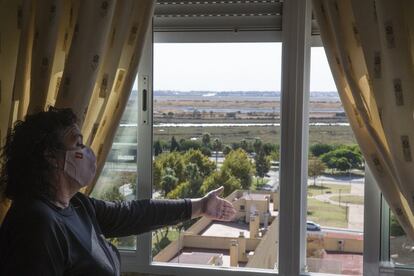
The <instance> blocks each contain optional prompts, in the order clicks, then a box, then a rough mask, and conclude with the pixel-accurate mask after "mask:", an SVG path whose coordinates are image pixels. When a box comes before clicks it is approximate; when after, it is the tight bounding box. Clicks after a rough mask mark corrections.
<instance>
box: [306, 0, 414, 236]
mask: <svg viewBox="0 0 414 276" xmlns="http://www.w3.org/2000/svg"><path fill="white" fill-rule="evenodd" d="M313 9H314V14H315V16H316V19H317V21H318V24H319V27H320V32H321V38H322V42H323V45H324V47H325V52H326V55H327V58H328V61H329V65H330V68H331V71H332V74H333V77H334V80H335V83H336V86H337V89H338V92H339V95H340V98H341V101H342V104H343V106H344V109H345V111H346V113H347V115H348V119H349V122H350V125H351V127H352V129H353V131H354V134H355V137H356V139H357V141H358V144H359V146H360V148H361V151H362V153H363V155H364V157H365V160H366V163H367V164H368V166H369V168H370V169H371V171H372V173H373V175H374V177H375V179H376V182H377V183H378V186H379V188H380V190H381V192H382V193H383V196H384V198H385V200H386V201H387V203H388V204H389V206H390V208H391V209H392V211H393V212H394V214H395V215H396V217H397V219H398V221H399V222H400V224H401V226H402V227H403V229H404V230H405V232H406V234H407V235H408V236H409V237H411V238H412V239H414V216H413V211H414V161H413V147H414V121H413V118H414V117H413V115H414V113H413V111H414V109H413V105H414V71H413V61H414V60H413V53H414V17H413V16H412V11H413V10H414V1H410V0H393V1H389V0H375V1H361V0H352V1H348V0H313Z"/></svg>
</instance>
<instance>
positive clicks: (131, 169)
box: [91, 86, 138, 250]
mask: <svg viewBox="0 0 414 276" xmlns="http://www.w3.org/2000/svg"><path fill="white" fill-rule="evenodd" d="M134 87H135V86H134ZM137 99H138V96H137V89H133V90H132V91H131V96H130V97H129V100H128V103H127V105H126V108H125V111H124V114H123V116H122V119H121V122H120V124H119V126H118V130H117V132H116V135H115V139H114V142H113V144H112V148H111V151H110V152H109V154H108V157H107V159H106V162H105V166H104V168H103V170H102V173H101V174H100V176H99V179H98V182H97V183H96V186H95V188H94V190H93V192H92V194H91V196H92V197H95V198H98V199H103V200H109V201H115V200H132V199H136V195H137V192H136V187H137V186H136V183H137V122H138V102H137ZM109 240H110V241H111V242H112V243H113V244H114V245H115V246H117V247H118V248H120V249H127V250H128V249H135V248H136V236H130V237H123V238H113V239H109Z"/></svg>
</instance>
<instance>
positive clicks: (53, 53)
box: [0, 0, 154, 222]
mask: <svg viewBox="0 0 414 276" xmlns="http://www.w3.org/2000/svg"><path fill="white" fill-rule="evenodd" d="M153 8H154V1H153V0H139V1H138V0H118V1H116V0H37V1H33V0H0V139H1V140H0V146H3V145H4V142H5V138H6V136H7V133H8V131H9V130H10V129H11V128H12V126H13V124H14V122H16V120H22V119H24V116H25V115H26V114H31V113H34V112H38V111H41V110H47V108H48V107H49V106H55V107H58V108H63V107H70V108H72V109H73V111H74V112H75V114H76V115H77V116H78V118H79V126H80V127H81V129H82V133H83V135H84V139H85V141H86V142H87V144H88V145H90V146H91V147H92V149H93V150H94V151H95V153H96V155H97V166H98V170H97V176H96V179H95V180H94V183H96V180H97V178H98V176H99V174H100V172H101V171H102V168H103V165H104V163H105V159H106V156H107V154H108V152H109V150H110V148H111V145H112V141H113V138H114V136H115V132H116V129H117V126H118V124H119V122H120V119H121V116H122V113H123V110H124V108H125V106H126V103H127V101H128V98H129V94H130V91H131V89H132V86H133V82H134V81H135V77H136V74H137V71H138V64H139V60H140V57H141V54H142V49H143V45H144V38H145V33H146V30H147V29H148V26H149V24H150V22H151V20H152V14H153ZM93 187H94V184H92V185H90V186H88V187H87V189H85V191H84V192H86V193H90V192H91V191H92V189H93ZM3 199H4V198H3ZM8 205H9V202H7V200H5V199H4V200H2V202H1V204H0V222H1V221H2V219H3V217H4V215H5V212H6V211H7V209H8Z"/></svg>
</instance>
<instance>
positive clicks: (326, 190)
mask: <svg viewBox="0 0 414 276" xmlns="http://www.w3.org/2000/svg"><path fill="white" fill-rule="evenodd" d="M339 191H341V193H344V194H348V193H350V192H351V187H350V186H349V185H336V184H325V185H323V186H320V185H317V186H314V185H308V196H315V195H321V194H339Z"/></svg>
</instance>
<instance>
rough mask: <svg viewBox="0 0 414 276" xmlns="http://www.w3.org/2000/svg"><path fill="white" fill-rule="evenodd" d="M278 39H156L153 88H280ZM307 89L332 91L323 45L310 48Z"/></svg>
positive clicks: (280, 54)
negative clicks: (205, 41) (173, 40)
mask: <svg viewBox="0 0 414 276" xmlns="http://www.w3.org/2000/svg"><path fill="white" fill-rule="evenodd" d="M281 46H282V45H281V43H156V44H154V90H177V91H194V90H198V91H200V90H201V91H280V80H281V57H282V47H281ZM310 88H311V89H310V90H311V91H336V88H335V84H334V81H333V79H332V75H331V72H330V70H329V65H328V63H327V60H326V56H325V52H324V50H323V47H314V48H312V51H311V83H310Z"/></svg>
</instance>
